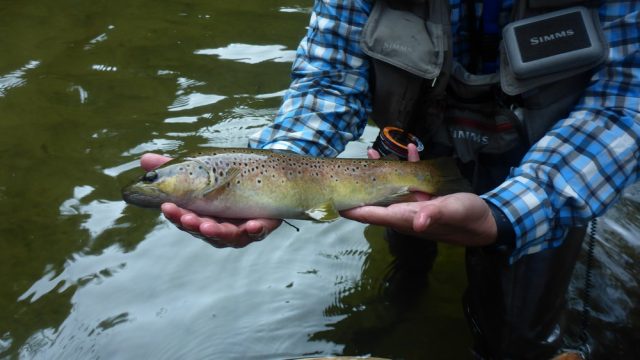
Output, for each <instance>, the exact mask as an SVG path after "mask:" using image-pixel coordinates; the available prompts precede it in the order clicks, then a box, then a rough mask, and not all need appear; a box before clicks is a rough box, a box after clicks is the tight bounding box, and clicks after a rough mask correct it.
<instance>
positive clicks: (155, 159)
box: [140, 153, 171, 171]
mask: <svg viewBox="0 0 640 360" xmlns="http://www.w3.org/2000/svg"><path fill="white" fill-rule="evenodd" d="M169 160H171V158H170V157H166V156H162V155H159V154H153V153H147V154H144V155H142V157H141V158H140V166H141V167H142V168H143V169H145V170H146V171H149V170H153V169H155V168H157V167H159V166H160V165H162V164H164V163H166V162H167V161H169Z"/></svg>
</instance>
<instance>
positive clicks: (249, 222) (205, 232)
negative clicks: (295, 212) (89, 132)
mask: <svg viewBox="0 0 640 360" xmlns="http://www.w3.org/2000/svg"><path fill="white" fill-rule="evenodd" d="M169 160H171V158H169V157H166V156H162V155H158V154H153V153H148V154H144V155H143V156H142V158H141V159H140V165H141V166H142V168H143V169H144V170H145V171H150V170H153V169H155V168H157V167H158V166H160V165H162V164H164V163H166V162H167V161H169ZM161 210H162V213H163V214H164V216H165V217H166V218H167V219H169V220H170V221H171V222H173V223H174V224H175V225H176V226H177V227H178V228H179V229H181V230H184V231H186V232H188V233H189V234H191V235H193V236H195V237H198V238H200V239H203V240H205V241H206V242H208V243H209V244H211V245H213V246H215V247H235V248H240V247H245V246H247V245H249V244H250V243H252V242H254V241H259V240H262V239H264V238H265V237H266V236H267V235H269V234H270V233H271V232H272V231H273V230H275V229H276V228H277V227H278V226H280V224H281V223H282V220H277V219H222V218H213V217H209V216H200V215H198V214H196V213H194V212H193V211H190V210H187V209H183V208H181V207H179V206H177V205H176V204H173V203H164V204H162V206H161Z"/></svg>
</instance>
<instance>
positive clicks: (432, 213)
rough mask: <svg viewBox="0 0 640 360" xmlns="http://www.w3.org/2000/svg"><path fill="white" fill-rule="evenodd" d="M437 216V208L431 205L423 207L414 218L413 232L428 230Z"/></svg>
mask: <svg viewBox="0 0 640 360" xmlns="http://www.w3.org/2000/svg"><path fill="white" fill-rule="evenodd" d="M436 216H437V210H436V207H434V206H430V205H425V206H422V207H421V208H420V209H418V211H417V212H416V214H415V215H414V216H413V231H415V232H418V233H420V232H423V231H425V230H427V228H428V227H429V225H431V223H432V222H433V219H434V217H436Z"/></svg>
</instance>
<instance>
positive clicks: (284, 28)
mask: <svg viewBox="0 0 640 360" xmlns="http://www.w3.org/2000/svg"><path fill="white" fill-rule="evenodd" d="M311 4H312V2H311V1H310V0H307V1H302V0H270V1H266V0H262V1H257V0H253V1H242V2H228V1H216V0H209V1H200V0H192V1H171V2H158V1H148V0H147V1H142V0H141V1H118V0H114V1H91V2H89V1H71V0H60V1H55V2H51V1H43V0H25V1H19V2H9V1H0V19H2V21H0V168H1V169H2V170H1V171H0V217H1V218H2V221H1V222H0V285H1V286H0V358H8V359H13V358H23V359H32V358H35V359H97V358H101V359H113V358H118V359H136V358H167V359H175V358H189V359H194V358H208V359H269V358H291V357H301V356H308V355H319V354H321V355H331V354H333V355H338V354H345V355H367V354H371V355H375V356H383V357H390V358H405V359H426V358H428V359H446V358H449V359H459V358H465V357H466V356H467V350H466V348H467V346H468V345H469V342H470V339H469V335H468V331H467V328H466V325H465V321H464V319H463V315H462V311H461V305H460V297H461V294H462V292H463V290H464V284H465V277H464V269H463V250H462V249H460V248H456V247H447V246H442V247H441V248H440V255H439V257H438V260H437V262H436V264H435V267H434V270H433V271H432V272H431V273H430V275H429V286H428V287H427V289H426V290H425V291H422V292H419V293H417V294H412V295H406V296H400V297H398V296H397V295H396V296H392V295H390V294H389V291H387V290H388V289H387V288H386V287H385V284H386V282H385V279H386V276H387V275H388V272H389V267H390V266H391V264H392V260H393V259H392V257H391V255H390V254H389V251H388V249H387V245H386V243H385V242H384V240H383V239H382V232H381V230H380V229H378V228H375V227H365V226H363V225H360V224H357V223H354V222H349V221H346V220H340V221H337V222H335V223H332V224H330V225H319V224H312V223H307V222H301V221H297V222H295V225H296V226H299V227H300V228H301V231H300V232H296V231H295V230H294V229H293V228H290V227H287V226H282V227H281V228H280V229H278V230H277V232H276V233H274V234H273V235H272V236H270V237H269V238H268V239H266V240H265V241H262V242H260V243H255V244H252V245H251V246H249V247H247V248H245V249H240V250H234V249H215V248H212V247H210V246H209V245H207V244H205V243H203V242H201V241H199V240H197V239H194V238H191V237H189V236H188V235H186V234H184V233H182V232H180V231H178V230H176V229H175V228H174V227H173V226H171V225H170V224H168V223H167V221H165V220H164V219H163V218H162V217H161V216H160V214H159V212H155V211H150V210H143V209H138V208H133V207H129V206H125V204H124V202H123V201H121V199H120V187H121V186H122V185H123V184H124V183H126V182H128V181H129V180H130V179H131V178H132V177H133V176H134V174H135V173H136V171H137V170H138V169H137V164H138V158H139V157H140V155H141V154H143V153H144V152H147V151H155V152H160V153H167V154H170V155H176V154H180V153H184V152H189V151H193V150H195V149H198V148H201V147H209V146H245V144H246V138H247V136H248V135H249V134H251V133H253V132H255V131H256V130H257V129H259V128H260V127H262V126H263V125H265V124H267V123H268V122H269V121H271V119H272V117H273V115H274V113H275V112H276V110H277V107H278V105H279V102H280V96H281V94H282V91H283V90H284V89H285V88H286V87H287V85H288V82H289V78H288V72H289V68H290V66H291V61H292V59H293V56H294V51H295V47H296V45H297V43H298V41H299V39H300V38H301V36H302V35H303V34H304V31H305V25H306V24H307V22H308V12H309V9H310V7H311ZM375 132H376V131H375V129H373V128H370V129H368V130H367V134H366V139H365V140H362V141H360V142H356V143H353V144H352V145H351V146H350V147H349V149H348V155H349V156H363V155H364V152H365V149H366V146H367V140H370V139H371V137H372V136H374V135H375ZM639 227H640V190H638V188H637V187H635V188H632V189H631V190H630V191H629V192H628V193H627V194H625V196H624V198H623V199H622V202H621V203H620V205H619V206H617V207H616V208H615V209H614V210H612V211H611V212H610V214H609V215H608V216H607V217H606V218H604V219H601V221H600V227H599V231H598V237H597V247H596V252H595V254H596V260H597V261H596V266H595V269H594V275H593V276H594V289H593V294H594V295H593V297H594V303H595V304H594V318H593V320H592V326H591V328H590V331H591V334H592V336H593V337H594V339H593V345H594V349H595V351H596V355H597V357H598V358H602V359H605V358H636V357H637V356H639V355H640V345H639V342H638V340H640V331H639V328H640V325H639V324H640V323H639V320H640V319H639V317H640V312H639V311H638V306H637V303H638V299H640V294H639V292H638V279H639V278H640V277H639V266H638V265H637V262H636V259H638V253H639V251H640V239H639V238H640V236H639V235H638V234H640V229H639ZM583 273H584V266H583V263H580V264H579V265H578V269H577V272H576V276H575V278H576V281H575V285H574V286H573V287H572V290H571V305H572V308H573V309H574V310H573V311H572V313H571V314H570V315H571V316H570V317H569V319H570V321H571V323H572V326H573V330H574V332H577V331H578V330H579V329H578V324H579V310H580V309H581V306H582V305H581V301H582V297H581V292H582V289H581V287H582V283H583V280H582V277H583Z"/></svg>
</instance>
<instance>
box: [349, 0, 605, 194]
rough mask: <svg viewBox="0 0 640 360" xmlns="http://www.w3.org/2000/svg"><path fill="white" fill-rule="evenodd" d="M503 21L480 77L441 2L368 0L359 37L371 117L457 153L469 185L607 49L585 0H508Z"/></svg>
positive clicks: (490, 171) (554, 116)
mask: <svg viewBox="0 0 640 360" xmlns="http://www.w3.org/2000/svg"><path fill="white" fill-rule="evenodd" d="M462 1H463V2H464V1H465V0H462ZM510 21H511V22H510V23H509V24H508V25H507V26H505V27H504V28H503V29H502V36H500V37H496V39H494V42H495V48H497V49H493V53H494V54H495V52H496V51H499V55H498V57H497V61H498V64H497V68H498V70H497V71H496V72H494V73H490V74H483V75H476V74H473V73H471V72H469V71H467V70H466V69H465V68H464V67H463V66H462V65H461V64H460V63H458V62H456V61H455V60H454V59H453V57H452V47H453V45H452V35H451V23H450V8H449V1H448V0H427V1H424V0H404V1H398V0H396V1H392V0H376V1H375V3H374V5H373V8H372V11H371V14H370V15H369V18H368V20H367V22H366V24H365V27H364V29H363V33H362V38H361V46H362V49H363V51H364V52H365V54H367V55H368V56H369V57H370V59H371V68H372V71H371V75H370V80H369V81H370V88H371V91H372V96H373V99H372V100H373V111H372V114H371V118H372V119H373V120H374V122H375V123H376V124H377V125H378V126H380V127H384V126H396V127H400V128H403V129H405V130H407V131H409V132H411V133H413V134H415V135H417V136H418V137H419V138H421V139H422V140H423V143H424V144H425V147H426V149H425V153H426V155H427V157H435V156H451V155H455V156H457V157H458V159H459V164H460V167H461V170H462V172H463V174H464V175H466V176H467V177H468V178H469V179H470V180H471V181H472V183H473V184H474V188H475V190H476V191H477V192H485V191H488V190H490V189H491V188H493V187H495V186H497V185H498V184H499V183H500V182H502V181H503V180H504V178H506V176H507V175H508V172H509V169H510V167H512V166H516V165H517V164H518V163H519V162H520V161H521V159H522V157H523V156H524V154H525V153H526V151H527V150H528V149H529V148H530V146H531V145H532V144H533V143H534V142H535V141H537V140H539V139H540V138H541V137H542V136H543V135H544V134H545V133H546V132H547V131H548V129H549V128H550V127H551V126H552V125H553V124H554V123H555V122H557V121H559V120H560V119H563V118H565V117H566V116H567V115H568V114H569V112H570V111H571V110H572V109H573V107H574V106H575V105H576V103H577V102H578V100H579V99H580V97H581V95H582V93H583V92H584V90H585V88H586V87H587V84H588V83H589V81H590V79H591V77H592V75H593V72H594V70H595V68H596V67H597V66H598V65H600V64H602V63H603V62H604V61H605V59H606V56H607V53H608V49H607V46H606V41H605V38H604V35H603V33H602V29H601V26H600V23H599V18H598V14H597V4H595V2H592V1H575V0H555V1H554V0H520V1H518V0H516V1H514V6H513V9H512V13H511V18H510ZM494 35H495V34H494ZM498 35H499V34H498ZM479 47H480V52H482V51H483V50H484V51H485V52H486V47H487V45H486V44H480V46H479ZM483 47H484V48H485V49H483ZM488 47H489V48H491V44H489V45H488ZM472 48H473V44H472ZM490 51H491V49H490ZM472 55H473V56H478V54H472Z"/></svg>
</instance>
